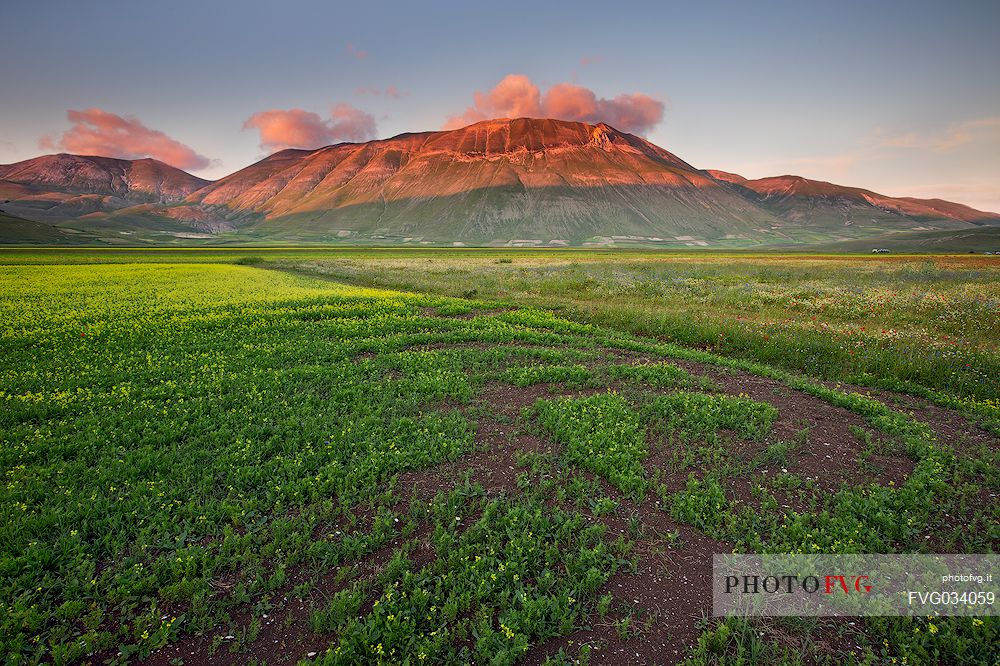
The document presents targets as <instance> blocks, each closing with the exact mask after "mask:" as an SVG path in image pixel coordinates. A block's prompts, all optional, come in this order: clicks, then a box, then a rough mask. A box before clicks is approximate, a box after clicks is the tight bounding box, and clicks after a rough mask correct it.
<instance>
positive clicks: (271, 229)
mask: <svg viewBox="0 0 1000 666" xmlns="http://www.w3.org/2000/svg"><path fill="white" fill-rule="evenodd" d="M0 197H2V199H7V200H8V201H7V202H6V203H4V204H0V205H2V206H3V209H4V210H5V211H6V212H8V213H11V214H14V215H18V216H20V217H23V218H28V219H33V220H41V221H45V222H50V223H55V224H59V225H60V226H64V227H68V228H72V229H76V230H78V231H84V232H91V233H93V232H95V231H98V232H100V235H101V236H102V237H103V238H106V239H109V240H110V239H119V240H126V241H129V242H134V241H136V240H139V239H142V238H145V239H148V240H150V241H158V242H162V241H164V240H171V239H174V240H175V239H177V238H203V237H215V236H217V235H219V234H223V235H224V236H225V237H227V238H230V239H232V240H237V241H239V240H254V239H275V240H286V241H293V242H294V241H305V242H310V241H311V242H317V241H320V242H321V241H331V240H341V241H345V242H374V243H403V244H413V243H423V244H448V243H455V244H477V245H504V244H515V245H581V244H584V245H586V244H600V245H609V244H616V243H646V244H654V245H665V246H682V247H683V246H695V247H744V246H751V245H762V244H764V245H767V244H795V243H803V242H824V241H826V242H829V241H838V240H845V239H851V238H859V237H869V236H878V235H881V234H884V233H886V232H892V231H903V230H924V231H926V230H932V231H933V230H946V229H965V228H969V227H972V226H975V225H982V224H1000V216H998V215H994V214H991V213H983V212H980V211H976V210H973V209H971V208H968V207H967V206H961V205H960V204H950V203H948V202H943V201H936V200H935V201H931V200H927V201H924V200H917V199H899V198H892V197H886V196H884V195H880V194H877V193H875V192H871V191H869V190H862V189H860V188H849V187H843V186H839V185H834V184H831V183H822V182H820V181H810V180H807V179H804V178H800V177H797V176H781V177H777V178H765V179H760V180H749V179H746V178H743V177H741V176H738V175H736V174H731V173H726V172H722V171H711V170H708V171H702V170H699V169H697V168H695V167H694V166H692V165H691V164H689V163H687V162H685V161H684V160H682V159H681V158H679V157H677V156H676V155H674V154H673V153H670V152H669V151H667V150H664V149H663V148H660V147H658V146H656V145H654V144H652V143H650V142H649V141H647V140H645V139H643V138H641V137H638V136H635V135H632V134H628V133H625V132H621V131H618V130H616V129H615V128H613V127H611V126H609V125H607V124H604V123H598V124H588V123H582V122H571V121H562V120H552V119H534V118H514V119H511V118H500V119H494V120H487V121H483V122H478V123H475V124H472V125H469V126H467V127H463V128H461V129H455V130H447V131H439V132H420V133H408V134H400V135H399V136H395V137H392V138H390V139H383V140H377V141H369V142H366V143H341V144H337V145H333V146H327V147H324V148H319V149H317V150H283V151H281V152H278V153H275V154H273V155H271V156H269V157H267V158H265V159H263V160H261V161H259V162H257V163H256V164H252V165H250V166H248V167H246V168H245V169H241V170H239V171H237V172H235V173H233V174H231V175H229V176H226V177H225V178H222V179H220V180H217V181H214V182H207V181H203V180H201V179H198V178H195V177H194V176H191V175H190V174H186V173H184V172H183V171H180V170H177V169H174V168H172V167H169V166H167V165H166V164H163V163H161V162H156V161H155V160H134V161H128V160H113V159H110V158H101V157H78V156H73V155H52V156H46V157H40V158H36V159H35V160H28V161H26V162H20V163H18V164H13V165H8V166H0ZM2 199H0V200H2ZM0 234H2V230H0Z"/></svg>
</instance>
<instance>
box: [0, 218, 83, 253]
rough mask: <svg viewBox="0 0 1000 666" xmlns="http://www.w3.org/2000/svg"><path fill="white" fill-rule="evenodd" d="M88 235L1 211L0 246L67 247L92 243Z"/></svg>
mask: <svg viewBox="0 0 1000 666" xmlns="http://www.w3.org/2000/svg"><path fill="white" fill-rule="evenodd" d="M92 240H94V238H92V237H90V236H89V235H87V234H74V233H71V232H67V231H64V230H63V229H60V228H58V227H54V226H52V225H51V224H45V223H44V222H36V221H34V220H26V219H24V218H23V217H15V216H13V215H8V214H7V213H4V212H2V211H0V244H4V245H6V244H21V243H32V244H45V245H67V244H77V243H82V242H87V241H92Z"/></svg>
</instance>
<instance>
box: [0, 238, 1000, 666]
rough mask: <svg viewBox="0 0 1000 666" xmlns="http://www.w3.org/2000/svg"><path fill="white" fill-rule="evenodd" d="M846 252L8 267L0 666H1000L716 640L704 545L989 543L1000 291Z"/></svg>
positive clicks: (205, 257)
mask: <svg viewBox="0 0 1000 666" xmlns="http://www.w3.org/2000/svg"><path fill="white" fill-rule="evenodd" d="M616 257H617V258H616ZM852 261H855V260H851V259H820V258H802V257H771V258H768V257H752V258H748V259H747V260H746V261H745V262H743V263H742V264H739V263H737V262H734V261H732V260H730V259H726V260H719V261H714V262H713V260H712V259H711V258H710V257H705V256H703V257H690V256H681V255H677V256H675V255H652V254H648V253H647V254H637V255H630V254H624V255H614V254H610V253H595V254H593V255H591V254H587V253H565V254H556V255H553V256H551V257H546V256H542V255H540V254H538V253H511V254H499V253H490V252H482V253H477V252H469V253H464V252H463V253H456V254H452V253H444V252H428V253H423V254H421V253H410V254H406V253H398V252H397V253H393V252H378V251H371V252H369V253H344V252H341V253H331V254H323V253H320V252H317V251H315V250H313V251H309V252H302V253H294V252H289V251H281V252H273V253H271V252H268V251H265V250H260V251H257V250H255V251H254V253H253V255H250V254H249V253H246V252H243V253H239V252H221V251H220V252H208V251H206V252H200V253H199V252H195V251H189V252H178V253H164V254H158V253H155V252H142V253H132V254H129V253H124V252H115V253H109V254H107V255H103V254H101V253H99V252H94V251H89V252H83V251H77V252H74V251H66V252H64V253H62V254H60V253H58V252H49V253H46V252H37V253H34V254H32V253H27V252H18V253H10V254H5V255H3V256H0V280H2V284H3V287H2V289H0V351H2V354H0V471H2V473H3V485H2V487H0V518H2V520H0V651H2V653H3V655H4V657H5V663H10V664H20V663H42V662H46V663H48V662H51V663H86V662H88V661H89V662H92V663H105V662H110V663H135V662H142V661H147V662H148V663H156V664H183V663H189V664H193V663H206V662H207V661H209V660H211V661H220V662H230V663H270V664H276V663H296V662H299V661H301V662H304V663H321V664H354V663H386V664H396V663H408V664H421V663H467V662H473V663H491V664H513V663H521V662H530V663H548V664H559V663H574V662H576V663H585V662H588V661H589V662H591V663H619V662H624V663H634V662H650V663H654V662H655V663H663V662H664V661H681V660H686V661H687V663H690V664H722V663H732V664H736V663H757V664H772V663H786V664H795V663H807V662H808V663H830V664H834V663H857V664H884V663H908V664H921V663H972V664H992V663H994V662H995V660H996V656H997V653H996V648H995V645H996V643H997V639H998V637H997V623H996V619H995V618H992V617H986V618H940V619H933V620H927V619H901V618H873V619H868V620H863V621H862V620H859V621H858V622H851V623H847V622H844V621H841V620H821V619H814V620H809V621H805V620H799V621H792V620H788V621H763V620H757V621H752V622H747V621H743V620H735V619H727V620H722V621H720V620H712V619H711V618H709V617H708V614H709V612H710V604H711V593H710V584H709V582H708V574H709V573H710V569H711V554H712V553H714V552H719V553H722V552H731V551H734V550H736V551H745V552H831V553H859V552H875V553H882V552H994V551H995V549H996V546H997V544H998V543H1000V527H998V525H1000V521H998V519H1000V508H998V503H997V502H996V497H997V493H1000V481H998V479H1000V473H998V469H997V465H998V462H1000V453H998V451H1000V449H998V446H997V444H998V443H1000V442H998V439H997V435H996V430H995V429H996V428H997V426H998V424H1000V418H998V409H1000V403H998V396H1000V391H998V390H997V388H998V381H1000V380H998V375H997V373H996V370H998V369H1000V355H998V352H997V349H996V344H995V340H996V337H995V334H996V333H1000V317H998V312H997V302H998V300H997V299H998V298H1000V292H998V286H997V284H998V282H997V281H996V277H997V276H998V269H997V267H996V266H995V265H992V264H986V263H975V262H970V261H967V260H964V259H961V258H955V259H947V258H933V259H931V258H923V259H906V260H905V261H904V260H900V261H898V262H896V261H894V260H892V261H890V260H886V261H884V262H883V263H880V264H879V263H869V262H867V261H860V260H857V264H854V263H851V262H852ZM498 262H502V263H498ZM348 283H350V284H348ZM390 287H395V288H403V289H406V291H399V290H396V289H390ZM463 295H464V297H463ZM890 330H891V331H892V333H891V334H890V333H889V331H890ZM829 380H836V381H843V382H850V383H852V384H857V385H858V386H840V385H837V384H835V383H833V382H832V381H829ZM863 386H868V387H878V388H880V389H881V390H878V391H867V390H865V389H864V388H862V387H863ZM991 428H993V429H994V430H991ZM681 577H683V579H684V580H687V581H689V582H690V581H693V584H690V585H689V586H688V587H678V588H676V589H677V591H676V592H672V593H671V594H667V595H664V594H662V591H663V590H665V589H668V587H667V585H666V583H665V582H664V581H677V580H679V579H680V578H681ZM669 589H671V590H673V589H675V588H673V587H669ZM658 590H659V591H658ZM654 593H655V594H657V595H659V596H651V595H654ZM685 595H687V596H685ZM698 617H701V618H702V619H701V620H700V621H699V620H698ZM669 655H673V656H669Z"/></svg>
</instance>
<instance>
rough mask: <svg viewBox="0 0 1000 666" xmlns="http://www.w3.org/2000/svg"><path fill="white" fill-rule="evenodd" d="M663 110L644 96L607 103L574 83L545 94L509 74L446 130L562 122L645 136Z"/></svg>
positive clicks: (621, 97) (527, 80)
mask: <svg viewBox="0 0 1000 666" xmlns="http://www.w3.org/2000/svg"><path fill="white" fill-rule="evenodd" d="M663 109H664V105H663V102H661V101H660V100H658V99H655V98H653V97H651V96H649V95H646V94H644V93H631V94H623V95H618V96H617V97H614V98H612V99H607V98H603V97H598V96H597V94H596V93H594V91H592V90H590V89H589V88H584V87H583V86H578V85H575V84H572V83H557V84H555V85H553V86H551V87H550V88H549V89H548V90H546V91H545V92H544V93H543V92H542V90H541V89H540V88H539V87H538V86H537V85H536V84H535V83H534V82H533V81H532V80H531V79H530V78H528V77H527V76H525V75H524V74H508V75H507V76H505V77H504V78H503V79H502V80H501V81H500V82H499V83H498V84H496V85H495V86H494V87H493V88H491V89H490V90H488V91H486V92H481V91H478V90H477V91H476V92H475V94H474V95H473V105H472V106H470V107H468V108H467V109H466V110H465V111H464V112H462V113H460V114H457V115H453V116H449V117H448V119H447V121H446V122H445V125H444V127H445V129H454V128H456V127H463V126H465V125H469V124H471V123H474V122H478V121H480V120H486V119H489V118H521V117H529V118H558V119H560V120H576V121H581V122H588V123H598V122H604V123H608V124H609V125H611V126H613V127H615V128H617V129H620V130H622V131H625V132H634V133H636V134H645V133H647V132H649V131H650V130H652V129H653V128H654V127H656V126H657V125H658V124H660V122H662V121H663Z"/></svg>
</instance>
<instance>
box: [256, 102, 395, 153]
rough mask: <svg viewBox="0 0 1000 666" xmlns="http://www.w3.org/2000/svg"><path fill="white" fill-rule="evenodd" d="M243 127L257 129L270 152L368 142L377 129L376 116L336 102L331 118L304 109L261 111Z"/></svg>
mask: <svg viewBox="0 0 1000 666" xmlns="http://www.w3.org/2000/svg"><path fill="white" fill-rule="evenodd" d="M243 129H244V130H248V129H256V130H257V131H258V132H259V133H260V147H261V148H262V149H264V150H266V151H268V152H276V151H278V150H284V149H285V148H307V149H312V148H319V147H321V146H327V145H329V144H331V143H339V142H341V141H367V140H368V139H371V138H372V137H374V136H375V131H376V128H375V117H374V116H372V115H371V114H370V113H366V112H365V111H362V110H361V109H359V108H357V107H354V106H351V105H350V104H335V105H334V106H333V108H332V109H331V110H330V117H329V118H328V119H323V118H321V117H320V116H319V114H317V113H313V112H312V111H303V110H302V109H272V110H270V111H258V112H257V113H255V114H253V115H252V116H250V117H249V118H248V119H247V120H246V122H244V123H243Z"/></svg>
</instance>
